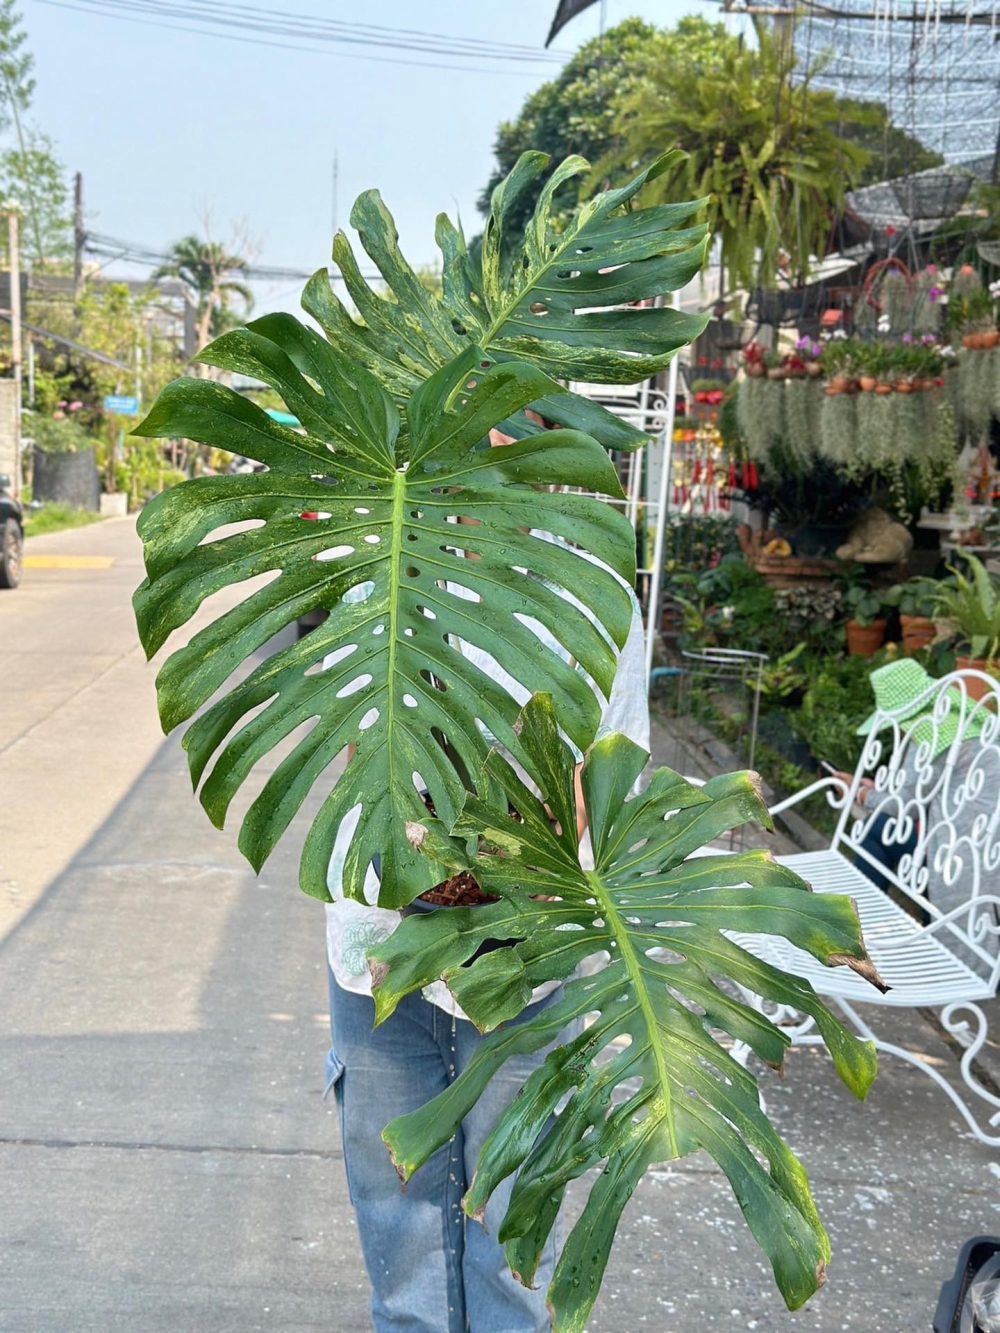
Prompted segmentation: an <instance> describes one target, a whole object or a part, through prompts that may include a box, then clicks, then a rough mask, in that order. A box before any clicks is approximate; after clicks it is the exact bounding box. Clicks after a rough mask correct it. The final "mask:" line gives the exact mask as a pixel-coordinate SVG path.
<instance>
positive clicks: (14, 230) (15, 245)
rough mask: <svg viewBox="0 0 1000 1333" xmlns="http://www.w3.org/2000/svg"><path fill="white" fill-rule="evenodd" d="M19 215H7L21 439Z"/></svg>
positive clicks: (16, 414) (17, 425)
mask: <svg viewBox="0 0 1000 1333" xmlns="http://www.w3.org/2000/svg"><path fill="white" fill-rule="evenodd" d="M19 221H20V219H19V218H18V213H17V209H16V208H12V209H10V210H9V211H8V213H7V243H8V246H9V247H10V340H11V356H10V360H11V367H12V368H13V371H14V425H15V430H16V432H17V439H18V441H19V442H20V439H21V250H20V237H19V234H18V231H19V228H18V222H19Z"/></svg>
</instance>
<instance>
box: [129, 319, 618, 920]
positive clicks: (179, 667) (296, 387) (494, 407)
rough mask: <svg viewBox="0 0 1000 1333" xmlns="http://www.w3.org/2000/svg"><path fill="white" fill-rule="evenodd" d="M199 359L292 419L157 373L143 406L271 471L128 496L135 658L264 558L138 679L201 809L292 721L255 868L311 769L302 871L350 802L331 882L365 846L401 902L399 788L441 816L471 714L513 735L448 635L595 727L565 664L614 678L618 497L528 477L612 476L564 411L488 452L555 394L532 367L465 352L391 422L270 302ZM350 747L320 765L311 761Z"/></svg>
mask: <svg viewBox="0 0 1000 1333" xmlns="http://www.w3.org/2000/svg"><path fill="white" fill-rule="evenodd" d="M206 359H208V360H211V361H212V363H213V364H215V365H216V366H221V367H225V368H227V369H230V370H236V371H240V372H242V373H244V374H248V375H253V376H255V377H256V378H258V379H262V380H265V381H267V382H268V383H269V384H272V385H274V386H275V387H276V388H277V389H279V390H280V392H281V394H282V397H283V398H284V401H285V403H286V404H287V405H288V407H289V409H290V411H292V412H294V413H295V415H296V416H297V418H298V419H299V421H300V422H301V424H302V428H303V430H302V433H299V432H297V431H294V430H290V429H288V428H287V427H285V426H282V425H279V424H278V423H276V422H275V421H272V420H271V418H270V417H269V416H268V415H267V414H266V413H265V412H263V411H262V410H261V409H259V408H258V407H256V406H254V405H253V404H252V403H249V402H247V401H246V399H244V398H242V397H241V396H240V395H239V394H237V393H235V392H234V391H233V390H232V389H229V388H227V387H225V386H224V385H222V384H219V383H214V382H211V381H208V380H179V381H176V382H175V383H174V384H172V385H170V386H168V388H167V389H165V390H164V392H163V393H162V394H161V396H160V398H159V400H158V401H157V403H156V405H155V406H154V407H153V409H152V411H151V412H150V414H149V416H148V417H147V418H146V420H145V421H144V422H143V423H142V425H141V426H140V427H139V432H138V433H140V434H143V435H150V436H185V437H187V438H189V439H193V440H198V441H201V442H204V443H207V444H211V445H215V446H218V447H219V448H223V449H229V450H232V451H233V452H234V453H238V454H243V455H245V456H247V457H249V458H252V459H256V460H258V461H259V462H261V463H263V464H265V465H266V468H267V471H265V472H260V473H256V474H250V475H239V476H225V477H204V478H199V479H197V480H194V481H188V482H184V483H183V484H182V485H180V486H177V487H174V488H173V489H171V490H169V491H166V492H164V493H163V494H162V495H160V496H158V497H157V498H156V499H155V500H154V501H153V502H152V503H151V504H149V505H148V506H147V508H146V509H145V511H144V512H143V515H142V518H141V520H140V524H139V531H140V533H141V535H142V539H143V543H144V546H145V558H146V569H147V574H148V577H147V579H146V581H145V582H144V583H143V584H142V586H141V587H140V588H139V590H138V592H137V593H136V596H135V609H136V615H137V618H138V622H139V627H140V633H141V637H142V642H143V645H144V646H145V648H146V650H147V652H148V653H149V654H150V655H152V654H153V653H155V652H157V651H158V650H159V649H160V648H161V647H162V646H163V645H164V644H165V643H166V642H167V640H168V639H169V637H170V635H171V634H172V633H173V632H174V631H175V630H177V629H179V628H180V627H181V626H183V625H184V624H186V622H187V621H188V620H189V619H190V618H191V617H192V615H194V613H195V612H196V611H197V610H198V608H199V606H200V605H201V603H202V602H203V601H204V600H205V599H206V598H208V597H210V596H212V594H214V593H217V592H219V591H220V590H222V589H225V588H228V587H230V586H231V585H235V584H238V583H242V582H244V581H246V580H249V579H252V578H254V577H255V576H260V575H272V578H271V580H270V581H269V582H267V583H266V584H265V586H263V587H259V586H258V587H256V588H255V589H254V590H253V591H251V592H250V593H249V594H248V595H247V596H246V597H245V598H244V599H243V600H242V601H241V602H240V603H239V604H238V605H236V606H235V607H234V608H233V609H231V610H228V611H226V612H225V613H224V614H222V615H220V616H219V617H218V619H216V620H215V621H214V622H213V623H212V624H210V625H209V626H208V627H207V628H205V629H202V630H200V631H199V632H198V633H196V634H195V635H194V637H193V638H192V639H191V641H190V642H189V643H188V644H187V645H186V646H184V647H182V648H180V649H179V650H178V651H176V652H174V653H173V655H172V656H171V657H169V658H168V660H167V661H166V663H165V665H164V666H163V668H162V670H161V671H160V673H159V676H158V678H157V691H158V696H159V704H160V714H161V718H162V722H163V726H164V729H165V730H167V731H169V730H171V729H172V728H174V727H176V726H178V725H180V724H181V723H184V722H188V721H190V720H191V719H192V718H194V721H192V722H191V725H190V726H189V728H188V730H187V732H186V734H185V737H184V744H185V747H186V748H187V751H188V755H189V759H190V766H191V773H192V777H193V780H194V782H195V784H198V783H199V782H201V784H202V785H201V791H200V796H201V801H202V804H203V805H204V807H205V809H206V810H207V812H208V813H209V815H210V816H211V818H212V820H213V821H214V822H215V823H216V824H218V825H220V826H221V825H222V823H223V821H224V819H225V817H226V813H227V810H228V809H229V806H230V803H231V802H232V801H233V798H234V797H235V796H236V794H237V792H238V791H239V790H240V788H241V786H242V785H243V783H244V782H245V781H246V780H247V778H248V777H249V776H250V774H251V772H252V771H253V769H254V768H255V766H256V765H258V764H260V763H261V762H262V761H265V760H267V759H268V758H269V756H270V755H271V754H272V752H273V751H274V750H275V749H276V747H278V746H280V745H281V744H282V743H284V742H286V741H287V740H288V739H289V738H290V737H293V733H295V737H294V740H295V743H294V745H293V746H292V748H291V750H290V752H289V753H287V754H285V755H284V757H282V758H281V761H280V762H279V763H278V764H277V765H276V766H275V767H274V771H273V772H271V773H270V775H269V776H268V777H267V780H266V781H265V782H264V784H263V787H262V789H261V790H260V792H259V794H258V795H257V796H256V798H255V799H254V800H253V803H252V804H251V806H250V808H249V811H248V812H247V814H246V817H245V819H244V821H243V826H242V832H241V834H240V847H241V849H242V850H243V852H244V854H245V855H246V856H247V858H248V859H249V860H250V861H251V863H252V864H253V865H254V866H255V867H256V868H259V867H260V866H261V865H262V864H263V862H264V861H265V860H266V858H267V857H268V856H269V855H270V853H271V851H272V850H273V848H274V846H275V844H276V843H277V841H278V840H279V838H280V837H281V835H282V833H283V832H284V830H285V829H286V828H287V826H288V824H289V822H290V821H291V819H292V818H293V816H294V815H295V813H296V812H297V810H298V809H299V808H300V806H301V805H302V803H303V801H304V800H305V798H306V797H307V796H308V794H309V792H310V790H311V789H312V788H313V787H314V785H315V784H317V783H320V782H321V781H323V780H324V779H326V782H325V785H326V786H328V787H330V788H332V789H331V790H329V791H328V792H327V794H326V795H325V799H324V800H323V802H322V805H321V807H320V809H319V812H318V814H317V815H316V817H315V819H314V821H313V823H312V826H311V829H310V832H309V834H308V836H307V838H306V841H305V846H304V849H303V854H302V861H301V885H302V887H303V889H305V891H306V892H307V893H311V894H314V895H316V896H318V897H325V896H326V895H327V886H326V881H327V868H328V863H329V860H330V853H331V847H332V845H333V842H334V836H335V833H336V831H337V829H338V828H339V827H340V825H341V822H342V821H343V820H344V819H345V818H346V817H347V816H348V815H351V816H352V818H353V817H354V816H355V815H357V821H358V822H357V825H356V828H355V830H354V833H353V839H352V841H351V845H350V851H349V854H348V856H347V863H346V868H345V874H344V888H345V891H346V892H347V893H348V894H350V895H353V896H356V897H361V896H363V883H364V877H365V873H366V870H367V867H368V865H369V863H370V861H371V860H372V857H373V856H374V855H375V854H376V853H378V854H379V855H380V856H381V865H382V897H381V902H382V903H383V905H385V906H398V905H400V904H402V903H404V902H407V901H409V900H410V899H412V898H413V897H415V896H416V895H417V894H418V893H420V892H422V891H423V890H424V889H426V888H428V887H430V885H431V884H432V883H433V882H434V878H435V875H436V874H437V871H436V870H435V868H434V867H433V866H432V864H431V863H430V862H429V861H427V860H426V859H425V858H423V857H418V856H416V855H415V853H414V852H413V850H412V849H411V848H410V846H409V844H408V843H407V840H406V836H405V832H404V829H405V824H406V821H407V820H408V819H410V820H413V819H417V818H419V817H420V815H421V814H422V813H424V810H425V807H424V806H423V804H422V801H421V797H420V795H419V793H418V788H419V787H426V788H427V789H428V790H429V792H430V795H431V797H432V798H433V802H434V805H435V808H436V809H437V811H438V812H439V813H440V814H441V816H442V817H443V818H445V819H448V820H451V819H454V817H455V816H456V815H457V813H458V809H459V807H460V806H461V803H462V799H463V797H464V794H465V785H464V783H465V781H467V775H468V774H469V773H471V772H474V771H476V769H477V768H478V767H479V765H480V764H481V762H482V760H483V758H484V756H485V754H486V751H487V742H486V741H485V740H484V739H483V732H484V731H488V732H489V733H491V734H492V735H493V736H495V737H497V738H499V739H500V740H502V741H503V742H504V743H505V744H506V745H508V747H509V748H510V750H511V752H513V753H515V754H516V753H518V751H519V749H520V743H519V741H518V738H517V736H516V735H515V733H514V730H513V726H514V722H515V721H516V718H517V713H518V708H519V703H518V701H517V700H516V699H515V698H514V696H513V694H512V693H511V692H509V690H508V689H507V688H506V687H505V686H504V685H503V684H501V683H500V679H499V678H496V674H495V673H493V674H487V673H486V672H485V671H484V670H481V669H480V668H479V667H478V666H477V665H475V663H474V662H473V661H472V660H471V659H470V657H469V656H468V651H467V650H468V647H469V646H472V647H475V648H478V649H481V650H483V651H484V652H486V653H488V654H489V655H491V656H492V657H493V659H494V660H495V662H496V663H497V664H499V666H500V667H501V668H502V671H503V672H506V673H508V678H512V679H513V680H514V681H517V682H520V683H521V684H522V685H523V686H524V687H525V688H528V689H544V690H548V691H550V692H551V693H552V694H553V696H554V697H555V699H556V700H557V703H558V707H559V710H560V716H561V719H562V725H563V726H564V728H565V730H566V733H567V734H568V735H569V736H571V737H572V738H573V739H574V740H575V741H576V743H577V744H578V745H580V746H581V748H583V747H585V746H586V745H587V744H588V743H589V741H590V740H591V739H592V738H593V735H594V732H595V730H596V728H597V724H598V721H599V718H600V711H601V705H600V700H599V698H598V696H597V694H596V693H595V691H594V689H593V688H592V687H591V685H590V684H589V683H588V682H587V680H586V679H585V677H584V675H583V674H581V672H580V671H578V670H576V669H575V668H574V666H573V665H572V662H574V661H575V663H576V664H578V665H579V667H580V668H582V670H583V671H584V672H586V673H587V675H589V676H590V678H591V679H592V680H593V681H594V682H596V684H597V686H598V687H599V689H600V690H601V691H602V692H603V693H604V694H605V695H607V694H608V693H609V692H610V689H611V684H612V681H613V678H614V672H615V661H616V646H617V647H620V646H621V645H622V644H623V643H624V641H625V638H626V636H627V634H628V630H629V627H630V623H631V615H632V609H631V598H630V593H629V591H628V589H629V588H630V587H631V584H632V582H633V580H634V573H635V570H634V538H633V534H632V529H631V526H630V524H629V523H628V521H627V519H626V518H625V517H624V516H623V514H621V513H620V512H619V511H618V510H617V509H616V508H615V507H614V506H612V505H609V504H607V503H605V502H603V501H601V500H597V499H593V498H589V497H587V496H584V495H581V494H570V493H549V492H547V491H545V490H544V487H546V486H551V485H554V486H571V487H579V488H583V489H586V490H589V491H595V492H599V493H600V492H603V493H604V494H607V495H610V496H620V495H621V489H620V485H619V482H618V478H617V475H616V473H615V470H614V468H613V466H612V465H611V462H610V461H609V459H608V456H607V453H606V452H605V450H604V449H603V448H602V447H601V446H600V445H599V444H598V443H596V441H594V440H593V439H591V438H590V437H589V436H587V435H584V434H582V433H581V432H579V431H572V430H554V431H548V432H544V433H542V434H540V435H537V436H534V437H532V438H529V439H526V440H523V441H520V442H517V443H514V444H510V445H506V446H502V447H499V448H490V445H489V438H488V437H489V433H490V430H491V429H492V428H493V427H494V426H496V425H497V424H498V423H499V422H502V421H504V420H506V419H507V418H509V417H510V416H511V415H512V414H514V413H516V412H518V411H519V410H520V409H521V408H523V407H524V406H525V405H526V404H527V403H531V402H536V401H538V400H539V399H542V398H544V399H546V400H548V399H550V398H558V397H559V396H560V392H561V391H560V389H559V386H557V385H556V384H555V383H554V382H553V381H552V380H551V379H550V378H549V377H548V375H546V374H544V373H543V372H542V371H541V370H539V369H537V368H535V367H532V366H528V365H525V364H523V363H519V362H513V361H507V362H501V363H499V364H498V363H497V362H496V359H495V358H494V357H492V356H490V355H488V354H486V353H484V352H482V351H481V350H478V349H476V348H470V349H468V350H466V351H465V352H463V353H462V354H461V355H460V356H459V357H458V358H457V359H456V360H454V361H453V362H450V363H449V364H448V365H447V366H445V367H444V368H443V369H441V370H439V371H437V372H436V373H435V374H434V375H432V376H431V378H430V379H429V380H428V381H427V382H426V383H425V384H423V385H422V386H421V387H420V388H419V389H418V390H417V391H416V392H415V393H414V394H413V396H412V398H410V399H409V400H408V401H407V403H406V404H405V410H404V413H403V417H402V419H401V417H400V413H399V411H398V410H397V407H396V405H395V403H394V401H393V399H392V398H391V396H390V395H389V394H388V393H386V391H385V390H384V389H383V387H382V385H381V384H380V383H379V382H378V380H376V379H375V377H374V376H373V375H371V374H370V373H369V372H368V371H366V370H364V369H363V368H362V367H360V366H358V365H356V364H353V363H352V362H350V361H349V360H348V359H347V358H346V357H345V356H344V355H343V353H342V352H340V351H338V349H337V348H336V347H333V346H331V345H330V344H329V343H327V342H326V340H325V339H324V338H322V337H321V336H319V335H318V334H316V333H315V332H314V331H312V330H311V329H308V328H306V327H305V326H304V325H302V324H300V323H299V322H298V321H297V320H295V319H293V318H292V317H291V316H277V315H274V316H270V317H269V318H268V319H266V320H260V321H258V322H257V324H256V325H255V326H254V327H253V328H250V329H239V330H235V331H234V332H231V333H227V334H225V335H224V336H223V337H222V338H220V339H219V340H218V341H217V342H216V343H215V344H214V345H213V346H212V348H211V349H210V352H209V355H208V357H207V358H206ZM304 515H312V518H306V517H304ZM456 519H461V520H469V522H466V523H461V524H459V523H456V522H455V520H456ZM248 520H252V521H254V523H255V524H256V526H248ZM471 524H475V525H476V526H472V525H471ZM227 525H239V528H238V529H236V528H233V527H227ZM546 534H547V536H546ZM553 537H555V538H556V539H557V540H555V541H553V540H552V538H553ZM581 551H583V552H589V553H590V554H591V555H592V556H596V557H598V560H599V561H600V562H601V563H595V562H594V561H593V560H592V559H588V558H586V557H585V556H584V555H583V554H581ZM566 592H568V593H570V594H571V597H569V598H567V597H566V596H564V595H562V594H563V593H566ZM317 610H325V611H328V612H329V618H328V619H327V620H326V621H325V623H324V624H322V625H321V626H320V627H319V628H318V629H316V630H315V631H313V632H312V633H311V634H309V635H308V636H307V637H305V638H303V639H301V640H300V641H299V642H297V643H294V644H291V645H286V646H282V647H279V648H278V649H277V650H274V649H273V646H271V641H272V640H273V638H274V636H275V635H276V634H277V633H278V632H279V631H281V630H282V629H285V628H286V627H288V626H291V625H293V624H294V623H295V621H296V619H297V617H300V616H302V615H304V614H305V613H307V612H311V611H317ZM265 646H269V647H268V648H267V649H265ZM262 650H265V651H264V655H263V657H261V653H262ZM268 652H269V655H268ZM248 665H249V667H250V669H249V672H248V673H247V670H246V668H247V666H248ZM206 705H208V706H207V707H206ZM199 710H203V711H201V712H200V714H199ZM196 715H197V716H196ZM480 724H481V725H480ZM349 746H353V747H356V753H355V754H354V757H353V759H352V760H351V762H350V763H349V764H348V767H347V769H346V772H345V773H344V775H343V776H342V777H340V779H339V781H337V782H336V783H335V784H334V783H333V780H332V775H331V773H330V768H331V765H332V764H333V763H334V762H335V761H336V760H337V758H338V756H342V755H343V754H344V753H345V752H346V751H347V749H348V747H349ZM358 811H360V813H359V814H358Z"/></svg>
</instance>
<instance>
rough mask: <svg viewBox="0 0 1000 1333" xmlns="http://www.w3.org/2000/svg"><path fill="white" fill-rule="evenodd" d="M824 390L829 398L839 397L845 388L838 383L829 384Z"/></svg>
mask: <svg viewBox="0 0 1000 1333" xmlns="http://www.w3.org/2000/svg"><path fill="white" fill-rule="evenodd" d="M823 392H824V393H825V394H826V396H827V398H839V396H840V395H841V394H842V393H843V392H844V390H843V389H842V388H840V386H839V385H837V384H827V385H825V386H824V388H823Z"/></svg>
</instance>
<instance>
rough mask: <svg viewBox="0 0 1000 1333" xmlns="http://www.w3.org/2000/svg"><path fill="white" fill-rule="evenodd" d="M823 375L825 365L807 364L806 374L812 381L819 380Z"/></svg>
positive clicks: (813, 362) (819, 363)
mask: <svg viewBox="0 0 1000 1333" xmlns="http://www.w3.org/2000/svg"><path fill="white" fill-rule="evenodd" d="M822 373H823V365H822V363H821V362H819V361H807V362H806V374H807V375H808V376H809V378H810V379H811V380H815V379H819V377H820V375H822Z"/></svg>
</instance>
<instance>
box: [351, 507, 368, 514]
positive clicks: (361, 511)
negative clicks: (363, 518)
mask: <svg viewBox="0 0 1000 1333" xmlns="http://www.w3.org/2000/svg"><path fill="white" fill-rule="evenodd" d="M354 512H355V513H356V514H370V513H371V512H372V511H371V510H370V509H366V508H365V507H364V505H356V506H355V508H354Z"/></svg>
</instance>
